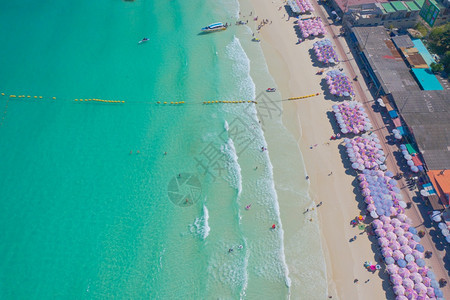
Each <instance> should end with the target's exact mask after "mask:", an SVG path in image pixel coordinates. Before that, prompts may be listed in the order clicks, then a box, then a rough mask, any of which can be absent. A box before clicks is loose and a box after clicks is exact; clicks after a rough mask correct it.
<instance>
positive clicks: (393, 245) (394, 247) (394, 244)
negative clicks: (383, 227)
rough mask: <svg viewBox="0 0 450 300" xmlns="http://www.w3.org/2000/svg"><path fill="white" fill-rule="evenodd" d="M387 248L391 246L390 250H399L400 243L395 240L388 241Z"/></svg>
mask: <svg viewBox="0 0 450 300" xmlns="http://www.w3.org/2000/svg"><path fill="white" fill-rule="evenodd" d="M389 248H391V249H392V250H399V249H400V244H399V243H398V242H397V241H394V242H390V243H389Z"/></svg>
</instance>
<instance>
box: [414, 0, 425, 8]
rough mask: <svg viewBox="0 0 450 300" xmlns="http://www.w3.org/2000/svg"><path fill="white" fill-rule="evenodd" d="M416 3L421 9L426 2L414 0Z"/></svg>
mask: <svg viewBox="0 0 450 300" xmlns="http://www.w3.org/2000/svg"><path fill="white" fill-rule="evenodd" d="M414 3H416V4H417V6H418V7H419V8H422V6H423V4H424V3H425V0H414Z"/></svg>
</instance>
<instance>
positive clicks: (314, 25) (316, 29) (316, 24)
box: [298, 17, 326, 38]
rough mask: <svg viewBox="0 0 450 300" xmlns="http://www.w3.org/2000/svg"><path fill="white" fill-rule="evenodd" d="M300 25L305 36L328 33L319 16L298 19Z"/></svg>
mask: <svg viewBox="0 0 450 300" xmlns="http://www.w3.org/2000/svg"><path fill="white" fill-rule="evenodd" d="M298 27H299V28H300V31H301V32H302V36H303V38H307V37H309V36H319V35H324V34H325V33H326V29H325V26H324V25H323V22H322V20H321V19H320V18H319V17H314V18H310V19H305V20H298Z"/></svg>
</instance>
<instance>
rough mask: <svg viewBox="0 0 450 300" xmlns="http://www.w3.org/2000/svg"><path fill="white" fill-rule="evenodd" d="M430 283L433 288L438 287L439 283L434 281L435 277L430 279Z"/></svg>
mask: <svg viewBox="0 0 450 300" xmlns="http://www.w3.org/2000/svg"><path fill="white" fill-rule="evenodd" d="M430 285H431V286H432V287H433V288H435V289H438V288H439V283H438V282H437V281H436V279H432V280H431V283H430Z"/></svg>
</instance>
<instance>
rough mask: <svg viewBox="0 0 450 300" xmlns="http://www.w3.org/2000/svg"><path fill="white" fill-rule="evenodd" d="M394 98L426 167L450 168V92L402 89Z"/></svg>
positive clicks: (436, 168) (434, 168) (393, 95)
mask: <svg viewBox="0 0 450 300" xmlns="http://www.w3.org/2000/svg"><path fill="white" fill-rule="evenodd" d="M391 98H392V100H393V101H394V103H395V105H396V106H397V109H398V112H399V113H400V115H401V117H402V118H403V120H404V121H405V123H406V124H407V126H408V127H409V129H410V131H411V132H412V133H413V134H414V137H415V140H416V142H417V145H418V147H419V151H420V152H421V154H422V157H423V158H424V162H425V164H426V166H427V168H428V169H430V170H442V169H444V168H445V169H448V170H450V101H448V99H450V91H448V90H443V91H401V92H393V93H392V94H391ZM449 173H450V171H449Z"/></svg>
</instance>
